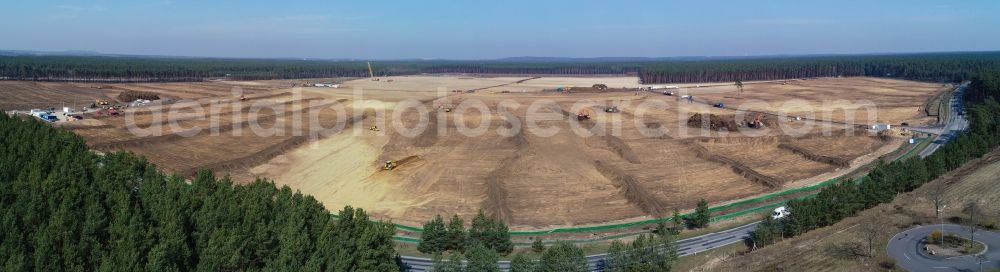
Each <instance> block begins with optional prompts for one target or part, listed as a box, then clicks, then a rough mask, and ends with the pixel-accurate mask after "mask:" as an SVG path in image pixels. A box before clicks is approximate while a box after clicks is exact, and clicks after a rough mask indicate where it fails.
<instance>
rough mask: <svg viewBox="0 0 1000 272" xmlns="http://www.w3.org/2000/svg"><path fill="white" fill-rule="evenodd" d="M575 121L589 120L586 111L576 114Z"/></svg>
mask: <svg viewBox="0 0 1000 272" xmlns="http://www.w3.org/2000/svg"><path fill="white" fill-rule="evenodd" d="M576 120H577V121H584V120H590V114H589V113H586V112H580V113H577V114H576Z"/></svg>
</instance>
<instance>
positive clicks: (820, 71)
mask: <svg viewBox="0 0 1000 272" xmlns="http://www.w3.org/2000/svg"><path fill="white" fill-rule="evenodd" d="M374 64H375V66H374V70H375V71H374V72H375V74H376V75H378V76H382V75H412V74H420V73H471V74H566V75H593V74H615V75H638V76H639V78H640V80H641V81H642V82H643V83H690V82H725V81H736V80H741V81H752V80H778V79H788V78H807V77H827V76H874V77H891V78H902V79H912V80H923V81H935V82H957V81H961V80H965V79H968V78H970V77H971V76H972V75H974V74H975V73H977V72H980V71H985V70H990V69H998V68H1000V52H978V53H926V54H897V55H858V56H823V57H808V56H807V57H760V58H730V59H722V60H705V59H696V60H691V59H669V60H664V59H649V60H635V59H621V60H615V59H610V60H582V61H572V60H559V61H542V60H534V61H533V60H518V61H503V60H497V61H454V60H427V61H380V62H377V63H374ZM366 76H368V66H367V63H366V62H364V61H333V60H282V59H211V58H152V57H101V56H0V79H3V78H5V79H17V80H50V81H109V82H115V81H200V80H204V79H206V78H230V79H240V80H256V79H291V78H320V77H366Z"/></svg>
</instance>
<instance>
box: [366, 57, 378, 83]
mask: <svg viewBox="0 0 1000 272" xmlns="http://www.w3.org/2000/svg"><path fill="white" fill-rule="evenodd" d="M368 77H371V79H372V81H378V78H375V71H374V70H372V62H370V61H369V62H368Z"/></svg>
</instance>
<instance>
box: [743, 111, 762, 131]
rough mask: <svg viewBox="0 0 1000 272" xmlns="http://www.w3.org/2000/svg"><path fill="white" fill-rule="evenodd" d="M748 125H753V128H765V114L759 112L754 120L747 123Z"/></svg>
mask: <svg viewBox="0 0 1000 272" xmlns="http://www.w3.org/2000/svg"><path fill="white" fill-rule="evenodd" d="M747 126H748V127H751V128H758V129H759V128H763V127H764V114H763V113H759V112H758V113H757V116H756V117H754V118H753V121H750V123H749V124H747Z"/></svg>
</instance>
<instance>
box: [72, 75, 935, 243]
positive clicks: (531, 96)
mask: <svg viewBox="0 0 1000 272" xmlns="http://www.w3.org/2000/svg"><path fill="white" fill-rule="evenodd" d="M389 79H391V80H392V82H388V80H389ZM302 83H305V81H260V82H209V83H166V84H122V85H123V86H120V88H122V89H126V88H128V89H137V90H146V91H157V92H162V93H163V94H164V95H166V96H174V97H192V98H194V97H202V98H212V99H214V100H202V101H201V102H199V103H207V104H206V105H216V104H220V105H222V106H220V107H218V110H217V111H216V112H212V113H206V114H196V113H187V114H181V115H179V116H177V117H176V118H178V119H179V120H178V121H177V123H179V124H180V125H181V128H179V129H170V128H168V129H167V132H173V131H183V130H185V129H189V128H207V129H217V130H221V131H222V132H221V133H218V135H213V134H212V133H208V132H202V133H199V134H196V135H195V136H193V137H173V136H169V135H170V134H167V135H168V136H136V135H132V134H131V133H129V132H128V131H127V130H124V129H123V127H124V124H125V119H124V118H120V117H104V118H99V119H95V120H94V123H93V124H90V125H89V127H87V126H80V127H73V128H72V129H73V130H74V131H76V132H77V133H79V134H81V135H83V136H84V137H85V138H87V140H88V143H90V144H91V145H93V146H95V148H98V149H102V150H115V149H127V150H131V151H134V152H136V153H138V154H141V155H144V156H147V157H148V158H149V159H150V160H151V161H153V162H154V163H157V164H159V165H161V166H163V167H165V169H168V170H170V171H176V172H179V173H182V174H191V173H193V171H195V170H197V169H199V168H202V167H204V168H210V169H214V170H216V171H219V172H221V173H226V174H231V175H232V176H233V177H234V179H236V180H237V181H249V180H252V179H253V178H256V177H267V178H270V179H273V180H274V181H275V182H276V183H277V184H279V185H287V186H289V187H291V188H293V189H296V190H300V191H302V192H303V193H306V194H309V195H312V196H314V197H315V198H316V199H318V200H319V201H321V202H323V203H325V204H326V205H327V207H328V208H329V209H331V210H336V209H339V208H340V207H342V206H343V205H353V206H356V207H361V208H365V209H366V210H369V211H370V212H372V213H373V214H374V215H375V216H377V217H381V218H384V219H391V220H393V221H394V222H399V223H405V224H412V225H419V224H420V223H422V222H423V221H425V220H427V219H428V218H431V217H432V216H434V215H436V214H442V215H449V214H459V215H461V216H464V217H471V216H472V215H474V214H475V213H476V212H477V211H478V210H480V209H482V210H484V211H486V212H487V213H489V214H491V215H493V216H496V217H498V218H501V219H504V220H506V221H507V222H508V223H510V224H511V225H512V227H513V228H514V229H535V228H547V227H555V226H572V225H587V224H598V223H603V222H612V221H621V220H627V219H634V218H643V217H649V216H654V215H664V214H667V213H669V212H670V211H671V210H673V209H674V208H678V209H681V210H686V209H690V208H693V207H694V205H695V203H696V202H697V201H698V200H699V199H701V198H704V199H706V200H708V201H709V202H712V203H721V202H726V201H731V200H734V199H739V198H744V197H749V196H753V195H758V194H761V193H766V192H771V191H775V190H779V189H781V188H787V187H788V186H791V185H795V186H800V185H806V184H811V183H815V182H820V181H823V180H825V179H827V178H829V177H832V176H833V175H834V174H836V173H844V172H846V171H849V170H850V169H853V168H854V167H857V166H859V165H862V164H864V162H865V161H870V160H871V159H874V158H876V157H877V156H878V155H881V154H884V153H887V152H890V151H892V150H894V149H895V148H896V147H898V145H899V143H900V142H901V140H900V139H888V140H887V139H882V138H878V137H876V136H874V135H866V134H863V133H846V134H845V133H842V132H840V131H842V130H844V129H845V128H848V127H850V126H845V125H843V124H832V123H824V122H820V123H812V124H809V125H808V126H805V125H806V123H805V122H804V121H791V120H784V119H783V120H779V121H778V124H780V125H782V126H789V127H796V126H805V127H806V128H807V129H804V130H803V131H802V134H801V135H792V136H789V135H787V133H785V132H783V131H781V130H779V129H777V128H768V129H763V130H756V129H750V128H745V127H741V128H740V132H719V131H711V130H706V129H703V128H693V127H690V126H688V125H687V121H688V118H689V117H690V116H691V114H694V113H711V114H719V115H726V114H742V113H741V112H739V111H734V110H732V109H728V107H727V109H719V108H713V107H711V106H708V105H705V104H702V103H688V102H686V101H682V100H678V97H677V96H666V95H662V94H660V93H655V92H636V91H615V92H580V93H569V94H567V93H557V92H554V91H551V90H552V89H554V88H556V87H569V86H576V85H580V86H589V85H592V84H596V83H602V84H607V85H608V86H609V87H612V88H623V87H639V86H640V85H639V84H638V82H637V80H635V78H628V77H621V78H616V77H594V78H563V77H557V78H546V77H542V78H531V77H489V78H470V77H459V76H408V77H383V78H381V80H380V81H371V80H370V79H356V80H347V81H343V82H339V83H341V84H342V87H341V88H316V87H308V88H294V89H293V88H291V86H292V84H302ZM790 84H791V83H787V84H786V85H781V83H756V84H748V85H747V90H746V92H745V93H744V94H743V95H742V98H728V97H729V96H733V95H736V93H735V89H733V87H731V85H730V86H716V87H699V88H682V90H687V91H690V92H691V93H693V94H695V96H696V97H705V98H708V99H714V97H715V96H718V97H719V99H731V100H732V101H739V99H750V98H753V99H759V100H762V101H765V102H766V103H774V104H779V103H782V102H784V101H786V100H789V99H806V98H815V99H828V98H838V97H840V98H843V97H865V98H867V99H869V100H871V101H875V103H876V104H878V103H885V104H889V105H894V106H898V107H896V108H904V109H911V108H912V110H914V111H917V112H919V106H914V105H922V104H924V102H925V100H924V99H926V98H927V97H930V96H931V95H933V93H934V92H935V91H936V90H937V89H938V88H937V87H934V86H930V85H932V84H924V83H914V82H908V81H896V80H882V79H869V78H845V79H820V80H807V81H796V82H795V83H794V84H795V85H792V86H793V87H789V85H790ZM233 86H241V87H243V88H244V89H245V90H249V91H247V92H248V94H249V95H248V100H247V101H244V103H243V104H237V105H232V104H231V103H232V102H233V101H231V100H233V97H232V94H231V93H230V90H231V87H233ZM497 86H499V87H497ZM247 87H251V88H247ZM439 87H441V88H443V90H444V92H440V91H439ZM938 87H939V86H938ZM116 88H119V86H116ZM199 88H204V90H203V91H200V90H199ZM517 88H523V89H526V90H528V89H530V91H526V92H523V93H522V92H520V91H516V90H517ZM359 89H360V90H363V92H360V95H359V92H358V91H356V90H359ZM507 89H510V92H501V91H502V90H507ZM713 89H717V90H713ZM729 89H733V90H729ZM454 90H460V92H454ZM468 90H473V92H467V91H468ZM845 92H859V94H856V95H855V94H845ZM291 93H294V95H293V94H291ZM751 93H753V94H752V95H751ZM441 95H444V96H445V99H441V98H442V97H441ZM297 101H298V102H301V103H295V102H297ZM307 102H313V103H318V104H310V103H307ZM254 103H260V104H269V105H288V107H285V108H279V109H277V110H276V109H265V110H260V111H258V112H257V115H258V116H263V117H268V116H272V118H270V119H269V118H263V121H261V126H263V127H265V128H268V127H282V128H286V129H287V130H286V131H289V133H284V134H280V135H257V134H254V133H251V131H248V130H247V129H245V128H244V130H243V132H244V133H243V134H241V135H234V134H233V133H230V132H231V129H228V128H231V127H232V125H233V124H239V123H242V122H244V121H246V118H247V116H248V115H249V112H251V111H253V109H252V108H251V107H249V106H248V105H247V104H254ZM324 103H325V104H324ZM408 103H409V104H411V105H424V106H426V109H427V111H428V114H429V116H427V117H428V118H427V119H426V120H425V121H426V122H428V123H427V125H428V126H429V127H432V128H438V129H432V130H426V131H424V132H422V133H417V134H415V135H412V137H411V136H403V135H402V132H406V131H407V130H408V129H409V128H412V127H413V126H415V125H417V124H418V123H419V121H420V120H421V118H420V115H419V114H417V111H415V110H412V109H411V110H408V111H405V112H394V111H393V109H395V108H396V107H400V106H402V105H407V104H408ZM476 103H480V104H481V105H482V106H483V107H485V109H486V110H487V112H485V113H483V112H479V111H477V110H476V109H475V108H470V109H468V110H465V111H463V110H461V109H460V107H459V106H460V105H471V104H476ZM511 103H513V104H511ZM533 103H541V104H540V105H542V106H538V107H534V108H533V107H532V104H533ZM727 103H735V102H727ZM293 104H296V105H299V106H298V107H292V106H291V105H293ZM329 105H335V106H337V107H339V108H340V109H342V110H341V111H337V110H334V109H332V108H330V107H327V106H329ZM606 105H618V106H619V109H620V110H621V112H620V113H606V112H604V111H603V110H604V107H605V106H606ZM206 107H207V106H206ZM448 108H451V109H454V110H452V111H446V110H445V109H448ZM889 108H893V107H889ZM879 109H882V107H879ZM380 112H381V114H380ZM907 112H908V113H907V114H903V113H889V116H895V117H894V118H902V119H901V120H909V119H906V118H910V119H920V118H921V117H920V116H919V115H918V114H909V110H907ZM279 113H282V114H279ZM577 113H587V114H590V117H591V119H590V120H586V121H582V122H578V121H577V117H576V114H577ZM293 114H301V115H304V116H316V123H312V124H310V123H306V124H305V125H303V126H302V127H298V128H293V126H292V125H291V124H290V122H289V118H291V116H292V115H293ZM200 117H204V118H200ZM210 117H218V118H217V119H219V120H217V121H213V119H212V118H210ZM511 117H513V118H516V119H517V120H519V122H518V123H517V124H514V123H512V122H511V121H510V120H509V119H506V118H511ZM347 119H349V120H353V121H356V122H354V123H349V124H347V125H345V126H344V127H342V131H339V132H337V131H333V132H331V133H329V134H323V135H313V134H311V133H309V132H310V131H312V130H313V129H318V128H319V127H323V128H330V127H334V126H335V125H336V124H337V121H338V120H347ZM536 119H537V120H536ZM133 120H135V122H139V123H142V124H145V125H149V124H154V123H157V122H163V121H162V120H160V121H157V120H156V119H155V118H153V117H152V116H150V115H137V116H135V117H134V118H133ZM527 120H536V122H535V123H536V124H537V126H535V127H532V126H529V125H528V122H527ZM394 121H396V124H399V125H398V126H394V125H393V124H394ZM484 121H488V122H489V124H488V125H487V126H485V127H483V128H485V130H483V131H482V132H481V133H478V134H477V135H474V136H468V135H464V134H462V133H460V132H459V128H460V127H461V128H470V129H472V128H477V127H478V126H479V125H480V124H481V122H484ZM373 125H377V126H378V127H379V131H372V130H368V128H369V127H371V126H373ZM580 128H583V129H593V130H592V131H594V132H600V133H599V135H597V136H586V135H581V134H580V133H579V131H578V129H580ZM507 129H520V130H521V132H522V133H520V134H516V135H515V136H510V135H508V134H507V133H506V132H507V131H506V130H507ZM539 129H540V130H539ZM546 129H555V130H558V131H556V132H554V133H551V134H546V133H543V132H544V130H546ZM649 129H653V130H658V131H659V132H660V133H653V134H655V135H650V131H647V130H649ZM208 131H211V130H208ZM294 131H300V132H302V133H300V134H296V133H291V132H294ZM824 131H826V132H829V133H826V134H824V133H823V132H824ZM602 133H603V134H602ZM387 160H393V161H398V162H399V163H400V165H399V167H398V168H396V169H394V170H391V171H384V170H381V166H382V164H383V163H384V162H385V161H387Z"/></svg>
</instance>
